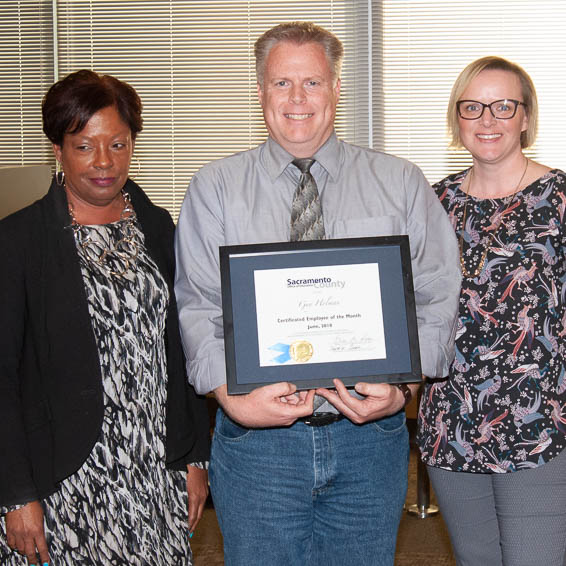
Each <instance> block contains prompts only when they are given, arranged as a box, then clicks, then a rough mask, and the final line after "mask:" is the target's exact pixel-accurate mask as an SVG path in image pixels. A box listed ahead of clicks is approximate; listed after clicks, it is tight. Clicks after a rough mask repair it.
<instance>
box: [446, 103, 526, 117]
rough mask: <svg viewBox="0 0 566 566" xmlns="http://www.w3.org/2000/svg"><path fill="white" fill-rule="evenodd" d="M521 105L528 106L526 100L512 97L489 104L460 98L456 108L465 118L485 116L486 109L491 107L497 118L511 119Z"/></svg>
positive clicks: (493, 114) (490, 109) (492, 113)
mask: <svg viewBox="0 0 566 566" xmlns="http://www.w3.org/2000/svg"><path fill="white" fill-rule="evenodd" d="M519 106H525V107H526V106H527V105H526V104H525V103H524V102H520V101H519V100H513V99H512V98H503V99H501V100H494V101H493V102H490V103H489V104H484V103H483V102H478V101H477V100H458V102H456V108H457V109H458V115H459V116H460V118H463V119H464V120H477V119H478V118H481V117H482V116H483V113H484V110H485V109H486V108H489V111H490V112H491V115H492V116H493V117H494V118H497V120H511V118H514V117H515V114H516V113H517V108H519Z"/></svg>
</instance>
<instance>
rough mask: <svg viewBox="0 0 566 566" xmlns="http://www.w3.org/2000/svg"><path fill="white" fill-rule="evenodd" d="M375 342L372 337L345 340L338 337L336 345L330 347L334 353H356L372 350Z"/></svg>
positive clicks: (353, 337)
mask: <svg viewBox="0 0 566 566" xmlns="http://www.w3.org/2000/svg"><path fill="white" fill-rule="evenodd" d="M374 342H375V340H374V339H373V338H372V337H371V336H367V335H364V336H351V337H349V338H344V337H343V336H336V338H335V340H334V343H333V344H331V345H330V349H331V350H332V351H334V352H356V351H360V350H370V349H371V348H372V347H373V344H374Z"/></svg>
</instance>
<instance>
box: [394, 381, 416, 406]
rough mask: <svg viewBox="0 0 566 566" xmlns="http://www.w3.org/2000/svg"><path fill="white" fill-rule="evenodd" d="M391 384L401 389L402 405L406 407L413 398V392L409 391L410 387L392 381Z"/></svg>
mask: <svg viewBox="0 0 566 566" xmlns="http://www.w3.org/2000/svg"><path fill="white" fill-rule="evenodd" d="M391 385H393V387H396V388H397V389H399V391H401V393H402V394H403V397H404V398H405V402H404V404H403V407H406V406H407V405H408V404H409V403H410V402H411V401H412V400H413V392H412V391H411V388H410V387H409V386H408V385H407V384H406V383H392V384H391Z"/></svg>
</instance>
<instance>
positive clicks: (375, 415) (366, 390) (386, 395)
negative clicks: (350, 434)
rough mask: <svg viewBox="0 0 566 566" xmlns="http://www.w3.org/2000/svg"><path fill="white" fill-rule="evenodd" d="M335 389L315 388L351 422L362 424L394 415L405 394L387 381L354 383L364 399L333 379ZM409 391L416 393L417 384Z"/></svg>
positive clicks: (402, 402)
mask: <svg viewBox="0 0 566 566" xmlns="http://www.w3.org/2000/svg"><path fill="white" fill-rule="evenodd" d="M334 385H335V387H336V391H331V390H330V389H317V390H316V394H317V395H320V396H321V397H324V398H325V399H326V400H327V401H329V402H330V403H332V405H334V407H336V408H337V409H338V410H339V411H340V412H341V413H342V414H343V415H344V416H345V417H347V418H348V419H350V420H351V421H352V422H353V423H356V424H362V423H367V422H369V421H374V420H376V419H381V418H383V417H387V416H389V415H394V414H395V413H397V412H398V411H399V410H400V409H402V408H403V407H404V406H405V396H404V395H403V393H402V391H401V390H400V389H399V388H398V387H395V386H394V385H390V384H389V383H364V382H360V383H356V386H355V387H354V389H355V390H356V392H357V393H359V394H360V395H363V396H364V397H365V398H364V399H357V398H356V397H353V396H352V395H350V393H349V392H348V390H347V389H346V387H345V386H344V384H343V383H342V382H341V381H340V380H339V379H335V380H334ZM410 387H411V391H412V392H413V394H415V393H416V390H417V389H418V387H419V386H418V385H411V386H410Z"/></svg>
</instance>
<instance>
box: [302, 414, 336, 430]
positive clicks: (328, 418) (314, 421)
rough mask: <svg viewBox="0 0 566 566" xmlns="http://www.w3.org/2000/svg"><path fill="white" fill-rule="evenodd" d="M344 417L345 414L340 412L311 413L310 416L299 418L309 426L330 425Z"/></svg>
mask: <svg viewBox="0 0 566 566" xmlns="http://www.w3.org/2000/svg"><path fill="white" fill-rule="evenodd" d="M343 418H344V415H341V414H340V413H318V414H317V413H313V414H312V415H309V416H308V417H303V418H301V419H299V420H300V421H302V422H303V423H305V424H306V425H307V426H317V427H318V426H326V425H329V424H331V423H335V422H337V421H340V420H342V419H343Z"/></svg>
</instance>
